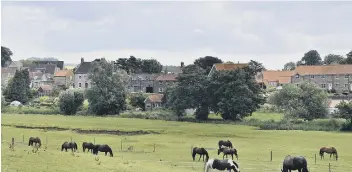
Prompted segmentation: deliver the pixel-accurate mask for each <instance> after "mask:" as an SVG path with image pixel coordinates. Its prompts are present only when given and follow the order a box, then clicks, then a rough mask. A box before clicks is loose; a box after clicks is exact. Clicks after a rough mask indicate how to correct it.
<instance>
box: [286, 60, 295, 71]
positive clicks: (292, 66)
mask: <svg viewBox="0 0 352 172" xmlns="http://www.w3.org/2000/svg"><path fill="white" fill-rule="evenodd" d="M295 69H296V63H295V62H288V63H286V64H285V66H284V69H283V70H295Z"/></svg>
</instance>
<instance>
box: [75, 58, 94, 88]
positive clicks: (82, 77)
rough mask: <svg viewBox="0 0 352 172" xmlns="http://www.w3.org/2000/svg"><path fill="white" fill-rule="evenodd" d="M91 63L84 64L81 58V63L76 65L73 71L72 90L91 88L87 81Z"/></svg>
mask: <svg viewBox="0 0 352 172" xmlns="http://www.w3.org/2000/svg"><path fill="white" fill-rule="evenodd" d="M91 64H92V62H85V61H84V58H81V63H80V64H78V66H77V67H76V69H75V70H74V71H73V74H74V79H73V80H74V84H73V87H74V88H84V89H86V88H91V87H92V85H91V83H90V80H89V79H88V72H89V70H90V69H91Z"/></svg>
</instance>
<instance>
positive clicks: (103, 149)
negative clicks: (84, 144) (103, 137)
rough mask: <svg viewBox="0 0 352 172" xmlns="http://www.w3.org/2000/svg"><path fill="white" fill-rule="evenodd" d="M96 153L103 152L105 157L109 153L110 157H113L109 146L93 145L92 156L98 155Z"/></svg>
mask: <svg viewBox="0 0 352 172" xmlns="http://www.w3.org/2000/svg"><path fill="white" fill-rule="evenodd" d="M98 152H104V153H105V156H106V155H107V153H108V152H109V153H110V156H111V157H113V156H114V154H113V153H112V150H111V148H110V146H109V145H94V147H93V154H94V155H98Z"/></svg>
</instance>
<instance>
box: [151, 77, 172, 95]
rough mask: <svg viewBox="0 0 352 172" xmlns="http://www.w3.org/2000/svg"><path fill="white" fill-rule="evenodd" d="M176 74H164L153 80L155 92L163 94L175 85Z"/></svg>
mask: <svg viewBox="0 0 352 172" xmlns="http://www.w3.org/2000/svg"><path fill="white" fill-rule="evenodd" d="M176 77H177V74H165V75H160V76H158V77H156V78H155V82H154V86H155V91H157V92H158V93H164V92H165V91H166V89H167V88H168V87H171V86H173V85H175V84H176V81H177V80H176Z"/></svg>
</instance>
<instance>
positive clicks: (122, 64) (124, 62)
mask: <svg viewBox="0 0 352 172" xmlns="http://www.w3.org/2000/svg"><path fill="white" fill-rule="evenodd" d="M115 64H116V65H117V67H118V68H119V69H121V70H125V71H126V72H127V73H128V72H129V71H130V70H129V65H128V58H119V59H117V60H116V63H115Z"/></svg>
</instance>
